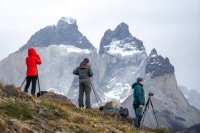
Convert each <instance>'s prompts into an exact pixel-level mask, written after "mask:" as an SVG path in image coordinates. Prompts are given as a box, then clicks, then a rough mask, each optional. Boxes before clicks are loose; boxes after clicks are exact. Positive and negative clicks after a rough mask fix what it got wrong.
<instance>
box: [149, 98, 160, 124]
mask: <svg viewBox="0 0 200 133" xmlns="http://www.w3.org/2000/svg"><path fill="white" fill-rule="evenodd" d="M150 103H151V107H152V110H153V114H154V116H155V119H156V123H157V126H158V127H159V125H158V120H157V118H156V114H155V111H154V108H153V103H152V101H151V100H150Z"/></svg>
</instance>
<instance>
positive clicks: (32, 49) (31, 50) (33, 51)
mask: <svg viewBox="0 0 200 133" xmlns="http://www.w3.org/2000/svg"><path fill="white" fill-rule="evenodd" d="M35 55H36V51H35V49H34V48H29V49H28V56H35Z"/></svg>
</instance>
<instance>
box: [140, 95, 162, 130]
mask: <svg viewBox="0 0 200 133" xmlns="http://www.w3.org/2000/svg"><path fill="white" fill-rule="evenodd" d="M151 96H153V93H151V92H149V97H148V100H147V103H146V105H145V108H144V111H143V113H142V123H141V125H142V124H143V122H144V117H145V114H146V111H147V107H148V108H149V103H150V104H151V107H152V110H153V114H154V116H155V119H156V123H157V127H159V125H158V121H157V118H156V115H155V111H154V108H153V103H152V101H151Z"/></svg>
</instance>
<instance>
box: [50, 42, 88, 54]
mask: <svg viewBox="0 0 200 133" xmlns="http://www.w3.org/2000/svg"><path fill="white" fill-rule="evenodd" d="M50 47H54V48H56V47H57V46H56V45H51V46H50ZM58 48H60V50H61V51H62V53H61V54H64V53H66V52H76V53H85V54H88V53H90V51H89V50H88V49H81V48H77V47H74V46H72V45H63V44H61V45H59V46H58Z"/></svg>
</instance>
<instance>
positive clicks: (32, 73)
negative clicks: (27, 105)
mask: <svg viewBox="0 0 200 133" xmlns="http://www.w3.org/2000/svg"><path fill="white" fill-rule="evenodd" d="M40 64H42V61H41V59H40V56H39V55H38V54H37V53H36V51H35V49H34V48H29V49H28V57H26V67H27V70H26V85H25V88H24V92H26V93H28V88H29V86H30V83H31V82H32V88H31V95H32V96H35V90H36V83H37V79H38V69H37V65H40Z"/></svg>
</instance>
